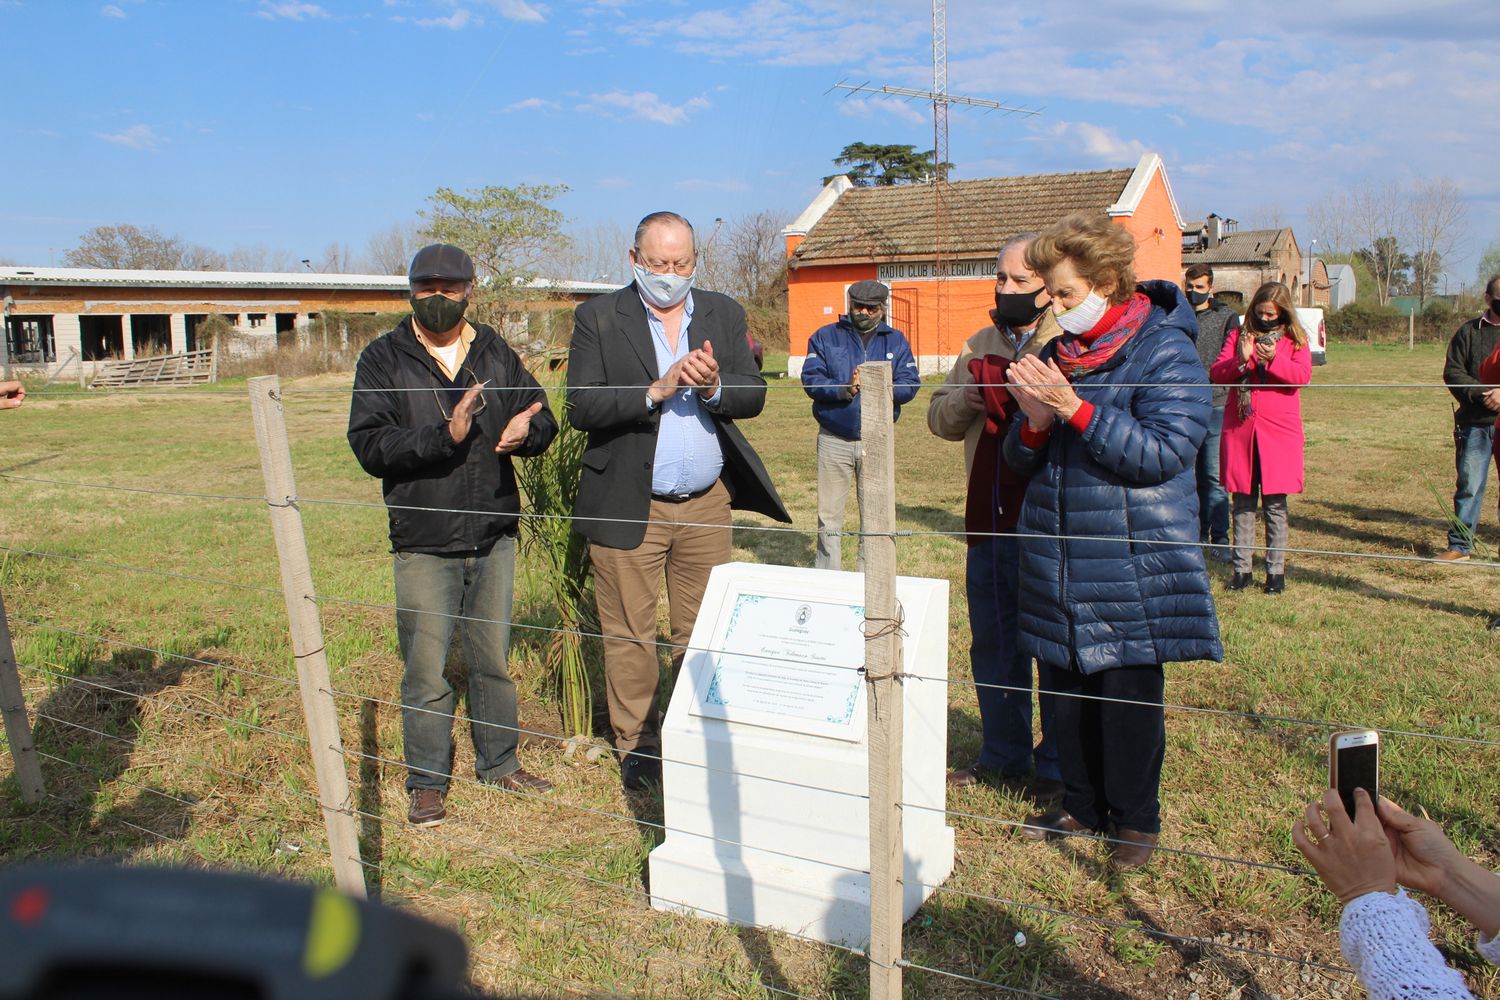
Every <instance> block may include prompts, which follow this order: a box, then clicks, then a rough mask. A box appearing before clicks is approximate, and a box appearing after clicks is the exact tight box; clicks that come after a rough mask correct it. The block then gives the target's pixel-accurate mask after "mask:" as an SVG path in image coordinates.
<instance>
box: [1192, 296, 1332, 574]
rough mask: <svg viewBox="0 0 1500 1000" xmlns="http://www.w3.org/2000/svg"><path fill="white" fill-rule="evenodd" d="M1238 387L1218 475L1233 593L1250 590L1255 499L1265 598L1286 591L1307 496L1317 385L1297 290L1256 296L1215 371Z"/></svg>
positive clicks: (1222, 381) (1227, 412) (1228, 412)
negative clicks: (1295, 508) (1310, 417)
mask: <svg viewBox="0 0 1500 1000" xmlns="http://www.w3.org/2000/svg"><path fill="white" fill-rule="evenodd" d="M1209 377H1210V378H1211V379H1212V380H1213V382H1214V383H1216V384H1218V385H1232V386H1234V387H1235V389H1234V391H1233V392H1231V393H1230V394H1229V402H1228V405H1226V406H1225V407H1224V435H1223V437H1222V439H1221V440H1220V444H1219V475H1220V480H1221V481H1222V482H1223V484H1224V489H1225V490H1227V491H1228V492H1229V494H1230V499H1231V501H1232V503H1233V508H1234V576H1233V577H1231V578H1230V581H1229V589H1230V590H1244V589H1245V588H1246V587H1248V586H1250V583H1251V581H1252V576H1251V573H1250V570H1251V567H1252V559H1253V553H1252V550H1251V546H1252V545H1254V544H1255V498H1256V494H1259V495H1260V501H1261V507H1262V510H1263V511H1264V512H1265V519H1266V587H1265V590H1266V593H1268V594H1279V593H1281V592H1282V591H1283V590H1285V589H1286V537H1287V525H1286V520H1287V502H1286V498H1287V494H1289V493H1301V492H1302V399H1301V388H1302V386H1304V385H1306V384H1307V383H1308V382H1309V381H1311V380H1312V353H1311V352H1310V351H1309V350H1308V348H1307V332H1306V331H1305V330H1303V329H1302V326H1301V324H1299V323H1298V322H1297V310H1296V308H1295V307H1294V306H1293V305H1292V293H1291V290H1290V289H1288V288H1287V287H1286V285H1283V284H1282V283H1281V282H1279V281H1268V282H1266V283H1265V284H1264V285H1261V286H1260V288H1258V289H1256V292H1255V295H1254V296H1253V297H1252V298H1251V299H1250V308H1249V309H1248V310H1246V312H1245V325H1244V328H1243V329H1241V330H1240V331H1239V333H1238V335H1237V336H1235V337H1232V338H1229V339H1226V340H1225V341H1224V349H1223V350H1222V351H1220V352H1219V359H1218V360H1217V361H1215V362H1214V364H1213V368H1212V369H1210V370H1209Z"/></svg>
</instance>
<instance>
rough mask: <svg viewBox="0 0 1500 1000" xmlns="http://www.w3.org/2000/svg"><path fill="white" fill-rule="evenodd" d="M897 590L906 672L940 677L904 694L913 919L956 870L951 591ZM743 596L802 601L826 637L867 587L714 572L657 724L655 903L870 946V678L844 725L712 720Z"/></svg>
mask: <svg viewBox="0 0 1500 1000" xmlns="http://www.w3.org/2000/svg"><path fill="white" fill-rule="evenodd" d="M896 591H897V598H898V600H899V601H900V603H901V607H902V610H903V613H904V615H905V625H904V627H905V630H906V633H907V634H906V637H905V639H904V640H903V649H904V654H905V656H904V662H903V665H902V670H903V672H906V673H914V674H921V675H924V676H926V677H932V678H939V679H938V680H912V679H908V680H906V681H905V682H904V704H905V718H904V752H903V769H902V770H903V775H904V795H903V801H904V802H905V803H907V808H905V809H904V810H903V816H902V821H903V827H904V834H905V847H906V864H905V887H906V890H905V902H904V915H905V916H906V917H907V918H910V917H911V915H912V914H913V913H915V912H916V910H917V908H918V907H919V906H921V904H922V901H923V900H925V899H926V898H927V896H928V895H929V894H930V893H931V892H932V890H931V889H930V888H927V887H929V886H936V885H939V884H941V883H942V882H943V881H944V880H946V879H947V878H948V876H949V875H950V874H951V873H952V871H953V830H952V828H951V827H949V826H947V824H946V823H945V822H944V820H945V818H946V817H945V815H944V813H942V812H941V811H940V810H942V809H943V807H944V792H945V788H946V785H945V782H944V777H945V772H946V766H947V705H948V685H947V683H946V682H945V679H946V677H947V672H948V668H947V664H948V583H947V581H945V580H926V579H917V578H908V577H901V578H899V579H898V580H897V588H896ZM742 595H768V596H772V597H774V598H775V599H777V600H778V601H784V600H791V601H796V602H806V604H805V607H807V608H809V609H811V612H810V614H808V615H806V616H801V615H799V616H798V617H799V621H800V620H801V619H802V618H803V617H806V618H807V619H809V621H808V626H807V629H803V630H800V631H802V632H803V633H806V632H807V631H808V630H811V631H812V633H813V635H814V636H815V637H816V635H817V634H818V633H817V628H818V622H819V621H820V620H827V615H825V614H824V609H827V608H830V607H834V606H837V605H840V604H842V605H845V606H847V605H860V606H862V605H863V603H864V577H863V576H862V575H861V574H858V573H839V572H833V571H828V570H814V569H799V568H790V567H777V566H762V565H757V564H750V563H731V564H728V565H725V566H720V567H718V568H716V569H715V570H714V571H713V576H712V577H711V578H710V580H709V584H708V590H707V592H706V594H705V595H704V600H703V606H702V610H701V611H700V613H699V616H698V622H697V625H696V626H695V628H694V630H693V639H692V649H691V650H690V651H689V652H688V654H687V656H686V658H685V659H684V661H683V667H682V672H681V674H680V675H679V677H678V679H677V685H676V687H675V688H674V690H673V692H672V700H671V703H670V707H669V708H668V710H667V715H666V719H665V720H664V722H663V726H662V741H663V756H664V757H666V758H668V760H667V761H666V763H664V764H663V774H662V778H663V790H664V794H665V813H666V827H667V833H666V837H665V840H664V841H663V843H662V844H661V845H660V846H659V847H657V848H656V850H654V851H652V852H651V857H650V861H649V869H650V880H651V881H650V889H651V895H652V905H653V906H655V907H656V908H657V909H663V910H678V911H683V912H689V913H696V914H698V915H700V916H705V917H709V918H715V919H727V920H730V921H732V922H735V923H741V924H753V925H759V926H770V927H776V928H780V929H782V930H787V931H791V932H794V933H797V934H803V935H807V936H809V937H812V938H816V939H817V940H820V941H827V942H837V943H841V944H845V945H850V946H853V947H864V946H865V945H866V944H867V943H868V940H869V930H870V918H869V876H868V875H867V874H865V872H866V871H867V870H868V869H869V841H868V836H869V802H868V800H867V798H866V794H867V789H868V770H869V763H868V761H869V758H868V754H869V748H868V745H867V743H866V736H865V707H866V706H865V699H866V686H865V685H864V683H863V682H862V680H861V682H860V683H859V685H858V688H859V694H858V697H857V700H856V701H855V703H854V704H853V710H852V712H851V713H850V716H849V718H848V719H847V720H841V721H840V722H839V723H837V724H832V723H827V722H822V721H806V720H800V719H797V718H793V717H790V716H788V717H786V718H784V719H781V720H778V719H775V718H770V717H767V716H765V715H764V714H762V715H761V716H759V718H760V722H758V723H749V722H745V721H737V720H736V721H731V720H729V719H724V718H714V717H711V715H706V714H703V713H704V712H705V701H704V691H705V690H706V689H707V688H708V687H709V684H708V680H709V678H710V677H711V676H712V675H713V673H714V670H715V666H716V654H715V653H713V652H710V651H712V650H721V649H724V648H725V644H724V636H725V633H726V628H727V627H728V621H729V619H730V617H731V614H732V610H733V608H734V607H735V606H736V601H737V600H738V599H739V598H740V597H741V596H742ZM843 641H844V642H845V643H847V635H846V636H845V637H844V640H843ZM856 641H857V642H859V644H860V646H862V641H859V640H856ZM843 652H844V654H845V656H846V657H847V658H848V659H850V660H852V662H854V663H858V662H860V661H861V660H862V657H863V649H862V648H858V647H857V648H854V649H844V650H843ZM794 669H795V668H794ZM767 718H770V724H765V723H766V719H767ZM773 726H774V728H773ZM767 779H777V780H767ZM918 807H925V808H918Z"/></svg>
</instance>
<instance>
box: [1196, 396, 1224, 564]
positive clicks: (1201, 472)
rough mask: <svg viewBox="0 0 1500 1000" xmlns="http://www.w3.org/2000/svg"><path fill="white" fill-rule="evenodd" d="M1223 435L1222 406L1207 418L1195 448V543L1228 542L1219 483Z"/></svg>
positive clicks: (1222, 487)
mask: <svg viewBox="0 0 1500 1000" xmlns="http://www.w3.org/2000/svg"><path fill="white" fill-rule="evenodd" d="M1223 434H1224V407H1222V406H1215V407H1214V412H1213V414H1212V415H1211V416H1210V417H1209V418H1208V437H1206V438H1204V439H1203V447H1202V448H1200V449H1198V540H1199V541H1201V542H1213V543H1215V544H1222V543H1224V542H1227V541H1229V494H1227V493H1225V492H1224V485H1223V483H1221V482H1220V481H1219V439H1220V438H1221V437H1222V436H1223Z"/></svg>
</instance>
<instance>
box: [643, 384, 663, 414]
mask: <svg viewBox="0 0 1500 1000" xmlns="http://www.w3.org/2000/svg"><path fill="white" fill-rule="evenodd" d="M659 405H660V404H659V403H657V401H656V398H655V397H654V396H652V395H651V390H650V389H647V390H646V412H647V413H655V412H656V408H657V406H659Z"/></svg>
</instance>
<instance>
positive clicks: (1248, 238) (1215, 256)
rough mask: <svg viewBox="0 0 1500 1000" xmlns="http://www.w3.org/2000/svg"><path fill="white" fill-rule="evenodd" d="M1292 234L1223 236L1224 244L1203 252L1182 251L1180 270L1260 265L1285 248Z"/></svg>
mask: <svg viewBox="0 0 1500 1000" xmlns="http://www.w3.org/2000/svg"><path fill="white" fill-rule="evenodd" d="M1291 235H1292V231H1291V230H1290V229H1287V228H1285V227H1283V228H1281V229H1243V230H1240V231H1238V232H1233V233H1225V234H1224V241H1223V242H1222V243H1220V244H1219V245H1218V246H1216V247H1214V248H1212V249H1207V250H1194V249H1192V248H1191V247H1184V248H1183V250H1182V266H1183V267H1187V266H1188V265H1190V264H1246V263H1252V262H1253V263H1264V262H1265V261H1267V260H1270V259H1271V255H1272V254H1274V253H1276V252H1277V251H1279V250H1284V249H1285V248H1286V244H1287V241H1288V240H1290V239H1291Z"/></svg>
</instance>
